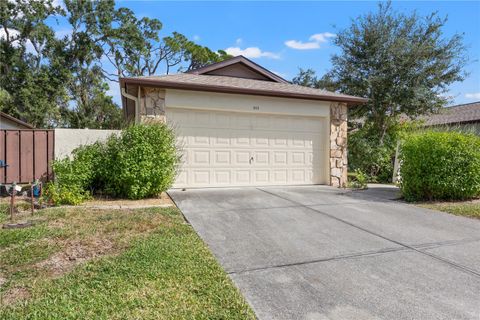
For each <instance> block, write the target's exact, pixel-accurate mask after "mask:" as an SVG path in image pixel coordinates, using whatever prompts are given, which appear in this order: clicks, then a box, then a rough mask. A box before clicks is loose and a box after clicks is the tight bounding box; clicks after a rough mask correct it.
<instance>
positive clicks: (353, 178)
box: [348, 169, 368, 189]
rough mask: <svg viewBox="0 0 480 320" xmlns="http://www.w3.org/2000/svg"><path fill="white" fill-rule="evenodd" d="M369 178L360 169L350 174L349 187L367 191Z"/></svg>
mask: <svg viewBox="0 0 480 320" xmlns="http://www.w3.org/2000/svg"><path fill="white" fill-rule="evenodd" d="M367 182H368V176H367V175H366V174H365V173H363V172H362V171H361V170H360V169H357V170H355V171H354V172H351V173H348V187H349V188H353V189H366V188H367Z"/></svg>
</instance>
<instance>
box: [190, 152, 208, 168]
mask: <svg viewBox="0 0 480 320" xmlns="http://www.w3.org/2000/svg"><path fill="white" fill-rule="evenodd" d="M191 157H192V160H191V164H192V165H194V166H209V165H210V150H204V149H199V150H192V151H191Z"/></svg>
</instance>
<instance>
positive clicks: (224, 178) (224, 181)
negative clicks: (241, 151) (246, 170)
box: [214, 170, 232, 186]
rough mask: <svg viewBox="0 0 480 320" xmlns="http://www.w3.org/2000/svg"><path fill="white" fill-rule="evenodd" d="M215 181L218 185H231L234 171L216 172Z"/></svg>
mask: <svg viewBox="0 0 480 320" xmlns="http://www.w3.org/2000/svg"><path fill="white" fill-rule="evenodd" d="M214 179H215V181H214V182H215V184H216V185H226V186H228V185H231V183H232V171H231V170H215V171H214Z"/></svg>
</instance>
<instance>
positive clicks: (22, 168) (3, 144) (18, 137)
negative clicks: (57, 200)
mask: <svg viewBox="0 0 480 320" xmlns="http://www.w3.org/2000/svg"><path fill="white" fill-rule="evenodd" d="M54 137H55V134H54V131H53V130H29V129H25V130H24V129H22V130H0V160H3V162H4V163H5V164H6V165H7V166H6V167H3V168H0V183H12V182H17V183H28V182H32V181H33V180H35V179H40V180H43V181H46V180H49V179H50V178H51V176H52V168H51V164H52V161H53V159H54V143H55V141H54Z"/></svg>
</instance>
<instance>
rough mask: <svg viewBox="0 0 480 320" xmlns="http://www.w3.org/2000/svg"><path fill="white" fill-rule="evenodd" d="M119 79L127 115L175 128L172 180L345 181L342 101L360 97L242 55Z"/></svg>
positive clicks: (216, 183)
mask: <svg viewBox="0 0 480 320" xmlns="http://www.w3.org/2000/svg"><path fill="white" fill-rule="evenodd" d="M120 86H121V89H122V96H123V109H124V113H125V116H126V117H127V118H128V119H130V120H131V121H135V122H142V121H166V122H167V123H168V124H170V125H171V126H172V127H173V128H174V129H175V131H176V134H177V136H178V140H179V144H180V145H181V147H182V152H183V157H182V165H181V168H180V172H179V175H178V177H177V180H176V182H175V184H174V187H179V188H192V187H222V186H225V187H227V186H262V185H304V184H327V185H333V186H344V185H345V184H346V182H347V150H346V147H347V107H348V106H349V105H353V104H359V103H364V102H365V101H366V99H364V98H359V97H354V96H349V95H343V94H337V93H333V92H329V91H325V90H319V89H313V88H307V87H302V86H298V85H293V84H290V83H289V82H288V81H286V80H284V79H282V78H281V77H279V76H278V75H276V74H274V73H273V72H270V71H268V70H266V69H265V68H263V67H261V66H259V65H257V64H256V63H254V62H252V61H250V60H248V59H246V58H244V57H242V56H239V57H235V58H232V59H230V60H226V61H223V62H219V63H215V64H212V65H209V66H206V67H203V68H200V69H197V70H193V71H190V72H188V73H181V74H174V75H165V76H148V77H134V78H122V79H120Z"/></svg>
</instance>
